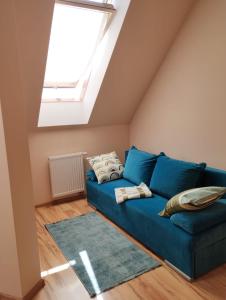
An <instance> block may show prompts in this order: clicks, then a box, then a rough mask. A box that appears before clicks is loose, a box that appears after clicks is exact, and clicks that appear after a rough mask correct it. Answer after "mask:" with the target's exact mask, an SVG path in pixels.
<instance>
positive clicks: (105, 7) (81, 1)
mask: <svg viewBox="0 0 226 300" xmlns="http://www.w3.org/2000/svg"><path fill="white" fill-rule="evenodd" d="M55 3H59V4H64V5H70V6H76V7H82V8H86V9H92V10H99V11H104V12H108V13H114V12H116V9H115V8H114V5H113V4H110V3H101V2H96V1H85V0H56V1H55Z"/></svg>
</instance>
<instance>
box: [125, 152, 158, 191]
mask: <svg viewBox="0 0 226 300" xmlns="http://www.w3.org/2000/svg"><path fill="white" fill-rule="evenodd" d="M156 159H157V156H156V155H154V154H151V153H148V152H144V151H141V150H138V149H130V150H129V153H128V156H127V159H126V163H125V169H124V172H123V177H124V178H125V179H127V180H129V181H131V182H133V183H134V184H136V185H139V184H140V183H141V182H144V183H146V184H147V185H148V184H149V182H150V179H151V175H152V172H153V170H154V167H155V164H156Z"/></svg>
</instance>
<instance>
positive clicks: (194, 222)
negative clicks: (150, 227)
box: [170, 199, 226, 234]
mask: <svg viewBox="0 0 226 300" xmlns="http://www.w3.org/2000/svg"><path fill="white" fill-rule="evenodd" d="M170 220H171V222H172V223H173V224H175V225H177V226H179V227H181V228H182V229H184V230H185V231H187V232H188V233H191V234H196V233H199V232H201V231H204V230H207V229H208V228H211V227H213V226H214V225H217V224H220V223H222V222H225V221H226V199H220V200H217V201H216V202H215V203H214V204H213V205H212V206H210V207H207V208H205V209H203V210H200V211H196V212H191V211H189V212H180V213H176V214H173V215H172V216H171V217H170Z"/></svg>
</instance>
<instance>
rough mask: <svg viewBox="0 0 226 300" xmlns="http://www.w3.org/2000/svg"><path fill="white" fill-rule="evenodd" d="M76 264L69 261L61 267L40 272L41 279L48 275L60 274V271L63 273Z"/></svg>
mask: <svg viewBox="0 0 226 300" xmlns="http://www.w3.org/2000/svg"><path fill="white" fill-rule="evenodd" d="M75 264H76V261H75V260H70V261H69V262H68V263H66V264H63V265H60V266H57V267H55V268H52V269H49V270H46V271H43V272H41V277H42V278H43V277H46V276H48V275H52V274H55V273H58V272H61V271H64V270H67V269H69V268H70V267H71V266H74V265H75Z"/></svg>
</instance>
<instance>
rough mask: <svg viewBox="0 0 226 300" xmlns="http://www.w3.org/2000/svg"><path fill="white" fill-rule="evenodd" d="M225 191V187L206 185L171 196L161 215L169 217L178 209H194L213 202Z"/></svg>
mask: <svg viewBox="0 0 226 300" xmlns="http://www.w3.org/2000/svg"><path fill="white" fill-rule="evenodd" d="M225 193H226V188H225V187H219V186H207V187H201V188H195V189H190V190H187V191H184V192H182V193H180V194H177V195H176V196H174V197H172V198H171V199H170V200H169V201H168V202H167V204H166V207H165V209H164V210H163V211H161V212H160V213H159V215H160V216H161V217H169V216H171V215H172V214H174V213H176V212H179V211H184V210H188V211H195V210H200V209H203V208H205V207H207V206H209V205H211V204H213V203H214V201H216V200H217V199H219V198H221V197H222V196H223V195H224V194H225Z"/></svg>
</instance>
